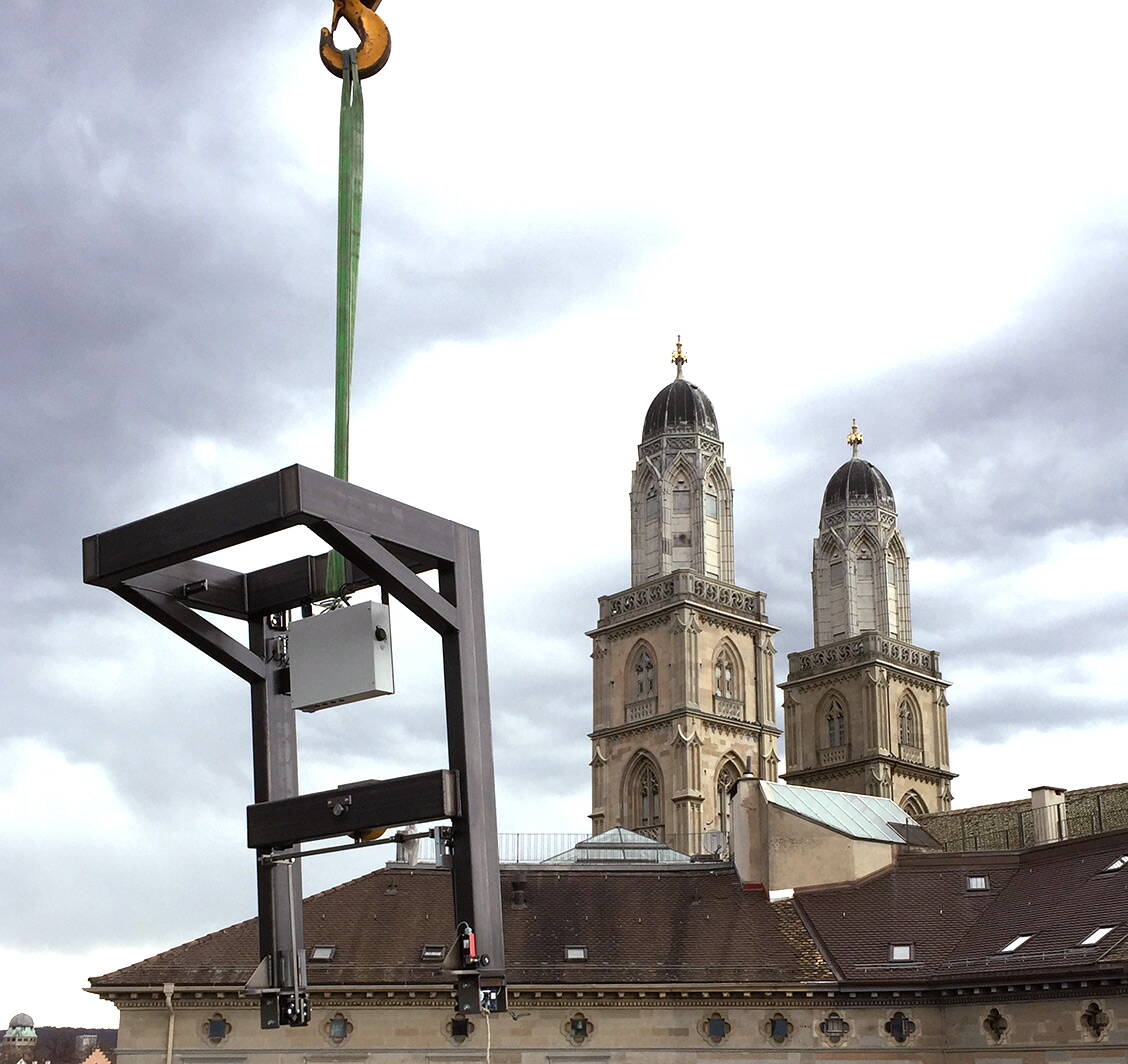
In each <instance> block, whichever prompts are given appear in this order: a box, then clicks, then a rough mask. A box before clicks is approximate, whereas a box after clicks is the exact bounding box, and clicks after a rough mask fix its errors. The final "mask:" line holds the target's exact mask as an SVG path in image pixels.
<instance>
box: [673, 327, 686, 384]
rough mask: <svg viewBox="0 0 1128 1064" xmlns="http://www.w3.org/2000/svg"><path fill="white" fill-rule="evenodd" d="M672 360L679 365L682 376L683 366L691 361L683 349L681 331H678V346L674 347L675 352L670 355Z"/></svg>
mask: <svg viewBox="0 0 1128 1064" xmlns="http://www.w3.org/2000/svg"><path fill="white" fill-rule="evenodd" d="M670 361H671V362H672V363H673V364H674V365H675V366H677V367H678V377H679V378H680V377H681V375H682V366H684V365H685V364H686V363H687V362H688V361H689V359H688V358H686V357H685V353H684V352H683V351H682V342H681V333H678V342H677V346H676V347H675V348H674V351H673V354H671V355H670Z"/></svg>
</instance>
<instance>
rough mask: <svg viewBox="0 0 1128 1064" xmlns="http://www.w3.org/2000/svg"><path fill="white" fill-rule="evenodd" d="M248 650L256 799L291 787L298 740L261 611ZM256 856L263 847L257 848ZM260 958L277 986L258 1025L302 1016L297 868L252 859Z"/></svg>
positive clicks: (275, 637) (291, 793)
mask: <svg viewBox="0 0 1128 1064" xmlns="http://www.w3.org/2000/svg"><path fill="white" fill-rule="evenodd" d="M248 629H249V635H250V639H249V642H250V646H251V651H252V653H254V654H257V655H258V657H259V660H260V661H261V662H262V663H263V666H264V670H263V675H262V676H261V677H260V678H259V679H256V680H254V681H252V683H251V749H252V757H253V762H254V781H255V802H256V803H258V802H275V801H280V800H284V799H287V798H294V797H295V796H296V795H297V793H298V739H297V728H296V724H295V721H294V711H293V709H292V708H291V707H290V696H289V695H288V694H283V693H282V689H281V684H280V682H279V679H280V677H279V675H278V674H279V673H280V672H281V671H282V669H283V668H284V666H283V664H282V661H283V655H282V645H281V640H282V638H283V637H284V636H285V631H284V630H281V629H279V628H275V627H273V626H272V623H271V620H270V618H269V617H266V616H259V617H252V618H251V620H250V621H249V622H248ZM257 852H258V856H259V857H265V856H267V855H268V853H269V850H268V849H265V848H264V849H260V850H258V851H257ZM257 876H258V901H259V905H258V909H259V957H260V958H262V957H265V958H268V959H269V972H268V975H269V985H270V986H271V987H274V988H277V989H278V990H279V991H281V992H280V993H275V994H263V995H262V997H261V999H260V1002H259V1021H260V1024H261V1026H262V1027H263V1028H264V1029H269V1028H275V1027H278V1026H279V1025H280V1024H281V1023H288V1024H289V1025H290V1026H295V1027H300V1026H304V1025H305V1024H306V1023H308V1022H309V1017H308V1014H309V995H308V993H307V992H306V989H305V988H306V971H305V967H306V958H305V948H304V926H303V909H302V867H301V862H300V861H298V860H292V861H288V862H285V863H282V864H266V863H264V862H263V861H259V862H258V871H257Z"/></svg>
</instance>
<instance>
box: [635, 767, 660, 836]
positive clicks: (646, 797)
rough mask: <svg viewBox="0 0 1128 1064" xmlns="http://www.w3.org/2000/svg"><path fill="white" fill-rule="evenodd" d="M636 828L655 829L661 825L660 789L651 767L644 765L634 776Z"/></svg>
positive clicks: (656, 775) (656, 776)
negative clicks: (636, 813)
mask: <svg viewBox="0 0 1128 1064" xmlns="http://www.w3.org/2000/svg"><path fill="white" fill-rule="evenodd" d="M634 798H635V808H636V810H637V812H638V816H637V817H636V820H637V826H638V827H640V828H656V827H660V826H661V824H662V787H661V784H660V783H659V782H658V774H657V773H656V772H655V771H654V768H653V766H652V765H649V764H644V765H643V766H642V767H641V768H640V769H639V771H638V773H637V775H636V776H635V794H634Z"/></svg>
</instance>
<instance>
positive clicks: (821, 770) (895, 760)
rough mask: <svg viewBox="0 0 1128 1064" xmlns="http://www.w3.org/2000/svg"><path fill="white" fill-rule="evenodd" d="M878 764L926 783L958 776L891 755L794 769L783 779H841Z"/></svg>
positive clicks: (954, 773)
mask: <svg viewBox="0 0 1128 1064" xmlns="http://www.w3.org/2000/svg"><path fill="white" fill-rule="evenodd" d="M875 763H880V764H883V765H888V766H889V767H890V768H891V769H893V770H894V771H895V772H896V773H897V774H898V775H899V776H908V777H910V778H912V779H917V780H921V781H922V782H926V783H934V782H935V781H936V780H941V779H943V780H954V779H955V778H956V776H958V775H959V773H957V772H949V771H948V770H947V769H944V768H932V767H929V766H928V765H914V764H913V763H912V762H911V761H905V760H903V759H902V758H899V757H895V756H893V755H892V754H867V755H866V756H864V757H855V758H852V759H851V760H849V761H840V762H838V764H836V765H827V766H820V767H818V768H795V769H791V770H789V771H787V772H785V773H784V774H783V778H784V779H785V780H787V781H788V782H789V783H790V782H791V781H792V780H799V779H802V780H805V781H806V780H813V779H817V780H822V781H825V780H835V779H841V778H843V777H845V776H855V775H857V772H858V770H859V769H863V768H866V767H867V766H868V765H872V764H875Z"/></svg>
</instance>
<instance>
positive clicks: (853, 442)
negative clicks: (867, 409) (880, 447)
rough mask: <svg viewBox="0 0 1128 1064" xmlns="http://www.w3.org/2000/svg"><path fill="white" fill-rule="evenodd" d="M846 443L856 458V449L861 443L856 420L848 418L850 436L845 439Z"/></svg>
mask: <svg viewBox="0 0 1128 1064" xmlns="http://www.w3.org/2000/svg"><path fill="white" fill-rule="evenodd" d="M846 442H847V443H848V444H849V445H850V447H851V449H852V450H853V452H854V457H855V458H857V457H858V448H859V447H860V446H861V443H862V434H861V433H860V432H859V431H858V422H857V419H856V418H850V435H849V436H847V437H846Z"/></svg>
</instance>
